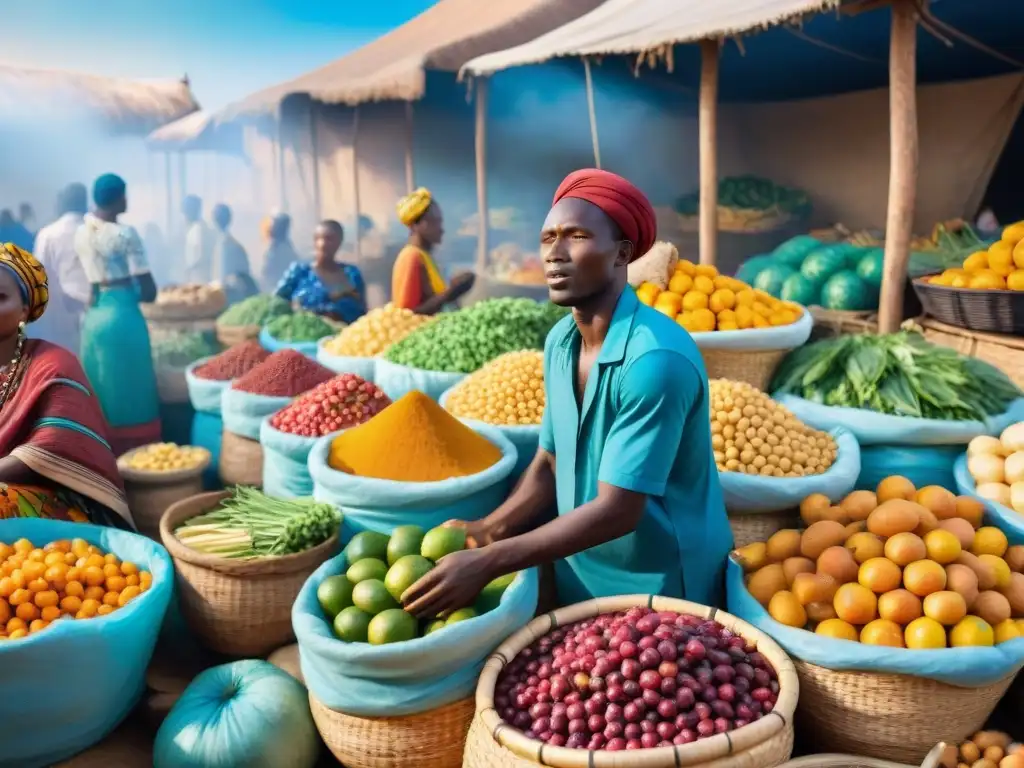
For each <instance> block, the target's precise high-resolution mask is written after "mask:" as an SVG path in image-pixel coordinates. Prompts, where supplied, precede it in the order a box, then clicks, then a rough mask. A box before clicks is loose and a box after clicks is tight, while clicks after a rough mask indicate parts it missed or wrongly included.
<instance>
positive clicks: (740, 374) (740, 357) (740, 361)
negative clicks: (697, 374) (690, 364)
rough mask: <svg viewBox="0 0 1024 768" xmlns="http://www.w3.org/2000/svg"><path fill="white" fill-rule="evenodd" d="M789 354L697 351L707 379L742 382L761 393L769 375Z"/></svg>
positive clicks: (769, 378)
mask: <svg viewBox="0 0 1024 768" xmlns="http://www.w3.org/2000/svg"><path fill="white" fill-rule="evenodd" d="M787 354H789V350H788V349H701V350H700V356H701V357H703V358H704V368H705V369H706V370H707V372H708V378H709V379H729V380H730V381H743V382H746V383H747V384H749V385H750V386H752V387H757V388H758V389H760V390H762V391H766V390H767V389H768V385H769V383H771V380H772V374H773V373H775V369H776V368H778V367H779V363H781V362H782V358H784V357H785V356H786V355H787Z"/></svg>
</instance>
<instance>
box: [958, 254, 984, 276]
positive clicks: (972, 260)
mask: <svg viewBox="0 0 1024 768" xmlns="http://www.w3.org/2000/svg"><path fill="white" fill-rule="evenodd" d="M964 269H965V270H966V271H968V272H980V271H981V270H983V269H988V252H987V251H975V252H974V253H972V254H971V255H970V256H968V257H967V258H966V259H964Z"/></svg>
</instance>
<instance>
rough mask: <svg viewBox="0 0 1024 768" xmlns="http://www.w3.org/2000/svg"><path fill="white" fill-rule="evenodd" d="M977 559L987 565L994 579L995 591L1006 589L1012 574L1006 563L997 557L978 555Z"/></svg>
mask: <svg viewBox="0 0 1024 768" xmlns="http://www.w3.org/2000/svg"><path fill="white" fill-rule="evenodd" d="M978 559H979V560H980V561H981V562H982V563H984V564H985V565H987V566H988V567H989V568H990V569H991V571H992V573H993V574H995V577H996V589H1006V588H1007V587H1009V586H1010V579H1011V578H1012V572H1011V571H1010V566H1009V565H1007V564H1006V561H1005V560H1003V558H1001V557H999V556H998V555H989V554H985V555H978Z"/></svg>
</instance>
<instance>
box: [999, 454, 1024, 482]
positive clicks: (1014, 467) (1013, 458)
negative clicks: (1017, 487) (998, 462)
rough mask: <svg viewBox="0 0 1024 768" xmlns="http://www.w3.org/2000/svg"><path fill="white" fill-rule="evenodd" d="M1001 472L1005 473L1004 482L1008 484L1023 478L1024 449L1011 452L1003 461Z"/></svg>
mask: <svg viewBox="0 0 1024 768" xmlns="http://www.w3.org/2000/svg"><path fill="white" fill-rule="evenodd" d="M1003 473H1004V474H1005V475H1006V482H1007V483H1008V484H1009V485H1013V484H1014V483H1019V482H1021V481H1022V480H1024V451H1017V452H1016V453H1011V454H1010V455H1009V456H1007V457H1006V461H1005V462H1004V463H1003Z"/></svg>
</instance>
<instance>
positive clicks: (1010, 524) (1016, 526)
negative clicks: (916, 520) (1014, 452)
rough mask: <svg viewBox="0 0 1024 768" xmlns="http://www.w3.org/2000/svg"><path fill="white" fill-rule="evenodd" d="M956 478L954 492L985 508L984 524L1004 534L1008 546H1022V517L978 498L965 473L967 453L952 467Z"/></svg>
mask: <svg viewBox="0 0 1024 768" xmlns="http://www.w3.org/2000/svg"><path fill="white" fill-rule="evenodd" d="M953 475H954V476H955V477H956V492H957V493H958V494H960V495H961V496H971V497H972V498H975V499H977V500H978V501H980V502H981V503H982V504H983V505H984V507H985V517H986V522H987V523H988V524H989V525H994V526H996V528H998V529H999V530H1001V531H1002V532H1003V533H1005V534H1006V538H1007V539H1009V541H1010V544H1024V515H1019V514H1017V513H1016V512H1014V511H1013V510H1012V509H1010V508H1009V507H1004V506H1003V505H1002V504H1000V503H999V502H996V501H991V500H989V499H986V498H984V497H982V496H979V495H978V494H977V492H976V489H975V484H974V478H973V477H971V473H970V472H968V471H967V453H966V452H965V453H961V454H960V455H959V456H958V457H957V459H956V463H955V464H954V465H953Z"/></svg>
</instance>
